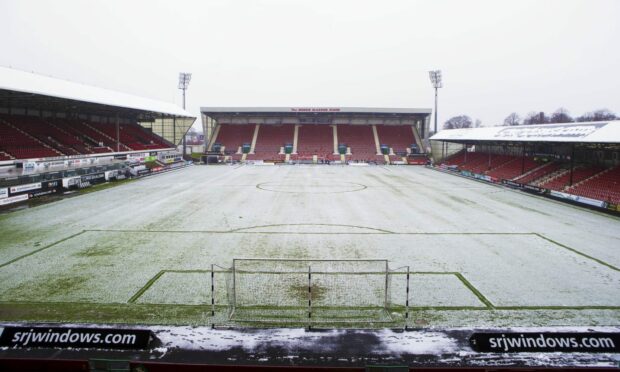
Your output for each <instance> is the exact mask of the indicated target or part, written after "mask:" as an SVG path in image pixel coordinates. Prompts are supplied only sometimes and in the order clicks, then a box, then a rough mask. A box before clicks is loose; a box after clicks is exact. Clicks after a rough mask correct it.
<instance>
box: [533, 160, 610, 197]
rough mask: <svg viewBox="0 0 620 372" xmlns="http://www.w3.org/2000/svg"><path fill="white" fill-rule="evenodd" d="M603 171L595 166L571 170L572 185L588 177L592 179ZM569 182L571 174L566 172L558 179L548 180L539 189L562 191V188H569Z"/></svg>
mask: <svg viewBox="0 0 620 372" xmlns="http://www.w3.org/2000/svg"><path fill="white" fill-rule="evenodd" d="M602 170H603V168H601V167H597V166H580V167H576V168H574V169H573V177H572V182H573V184H576V183H578V182H579V181H583V180H585V179H587V178H589V177H592V176H593V175H595V174H596V173H599V172H601V171H602ZM570 181H571V172H570V171H569V170H566V172H564V173H562V175H560V176H559V177H556V178H553V179H550V180H548V181H546V182H543V183H542V184H540V187H544V188H546V189H550V190H556V191H563V190H564V188H566V187H568V186H571V185H569V183H570Z"/></svg>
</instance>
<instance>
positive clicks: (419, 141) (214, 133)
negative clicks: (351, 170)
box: [201, 107, 431, 164]
mask: <svg viewBox="0 0 620 372" xmlns="http://www.w3.org/2000/svg"><path fill="white" fill-rule="evenodd" d="M201 112H202V119H203V126H204V131H205V133H206V137H207V143H208V144H207V152H208V153H209V154H212V155H217V156H219V158H220V161H270V162H284V161H290V162H313V163H316V162H326V161H327V162H331V161H337V162H349V161H353V162H365V163H368V162H377V163H380V164H384V163H388V164H389V163H403V164H406V163H416V164H420V163H424V162H425V160H422V161H420V159H425V157H424V155H425V152H426V151H425V148H426V147H425V146H424V144H423V138H425V134H427V133H428V130H427V128H428V121H429V117H430V113H431V110H430V109H389V108H345V107H332V108H328V107H320V108H295V107H260V108H256V107H254V108H253V107H203V108H201ZM244 145H245V146H244ZM230 147H232V149H231V148H230Z"/></svg>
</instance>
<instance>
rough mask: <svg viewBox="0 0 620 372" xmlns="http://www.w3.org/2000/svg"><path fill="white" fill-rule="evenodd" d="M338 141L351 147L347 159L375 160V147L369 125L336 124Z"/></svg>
mask: <svg viewBox="0 0 620 372" xmlns="http://www.w3.org/2000/svg"><path fill="white" fill-rule="evenodd" d="M337 129H338V143H339V144H340V143H342V144H345V145H347V147H350V148H351V156H350V157H347V160H353V161H364V162H369V161H375V160H376V156H377V147H376V145H375V138H374V136H373V133H372V126H370V125H338V127H337Z"/></svg>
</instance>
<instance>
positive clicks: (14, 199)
mask: <svg viewBox="0 0 620 372" xmlns="http://www.w3.org/2000/svg"><path fill="white" fill-rule="evenodd" d="M24 200H28V194H22V195H17V196H9V197H8V198H3V199H0V205H8V204H13V203H17V202H20V201H24Z"/></svg>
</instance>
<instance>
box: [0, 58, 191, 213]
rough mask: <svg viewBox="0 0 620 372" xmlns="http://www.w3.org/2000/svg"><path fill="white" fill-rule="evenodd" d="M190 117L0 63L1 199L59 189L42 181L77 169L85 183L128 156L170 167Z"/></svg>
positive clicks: (59, 180)
mask: <svg viewBox="0 0 620 372" xmlns="http://www.w3.org/2000/svg"><path fill="white" fill-rule="evenodd" d="M194 121H195V117H193V116H192V115H190V114H189V113H187V112H186V111H185V110H183V109H181V108H179V107H177V106H175V105H173V104H170V103H166V102H159V101H155V100H151V99H145V98H141V97H136V96H132V95H128V94H124V93H119V92H114V91H110V90H106V89H102V88H97V87H92V86H86V85H82V84H76V83H73V82H69V81H64V80H60V79H54V78H50V77H47V76H41V75H36V74H33V73H28V72H23V71H18V70H14V69H9V68H4V67H0V191H2V192H3V196H5V197H3V198H2V200H1V205H7V204H12V203H13V202H18V201H24V200H27V199H28V197H33V196H37V195H39V194H48V193H50V192H59V191H61V189H62V188H60V187H57V186H49V185H60V184H63V185H64V186H65V188H66V186H67V185H68V184H69V181H67V180H68V179H70V178H71V177H73V178H76V177H77V176H78V175H79V177H77V178H80V182H79V183H78V184H80V185H82V186H87V185H90V184H92V183H93V182H95V179H96V180H103V179H104V176H103V174H104V173H103V172H107V171H114V172H118V170H119V169H120V168H123V167H125V161H126V160H127V159H132V163H133V165H134V166H142V167H145V166H144V163H145V159H150V160H151V162H152V164H151V167H150V168H149V172H150V171H151V170H152V169H163V168H165V167H169V166H170V164H165V160H166V159H171V158H174V156H173V155H171V154H173V153H174V152H175V151H176V147H177V145H178V143H179V142H180V140H181V139H182V137H183V134H184V133H185V132H186V131H187V130H188V129H189V127H190V126H191V125H192V123H193V122H194ZM134 160H137V162H135V161H134ZM160 160H164V162H161V164H159V166H161V167H158V164H157V162H158V161H160ZM145 168H146V167H145ZM140 171H143V172H146V170H145V169H140ZM136 172H138V170H134V173H136ZM108 176H109V174H108V175H107V176H106V177H105V179H108V178H109V177H108ZM40 181H47V182H45V183H41V182H40ZM72 182H74V181H72ZM75 182H77V181H75ZM72 184H73V183H72ZM17 186H19V187H18V188H16V187H17ZM48 186H49V187H48ZM18 189H19V190H22V191H16V190H18ZM7 190H8V191H7ZM5 191H6V192H5ZM24 198H25V199H24Z"/></svg>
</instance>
